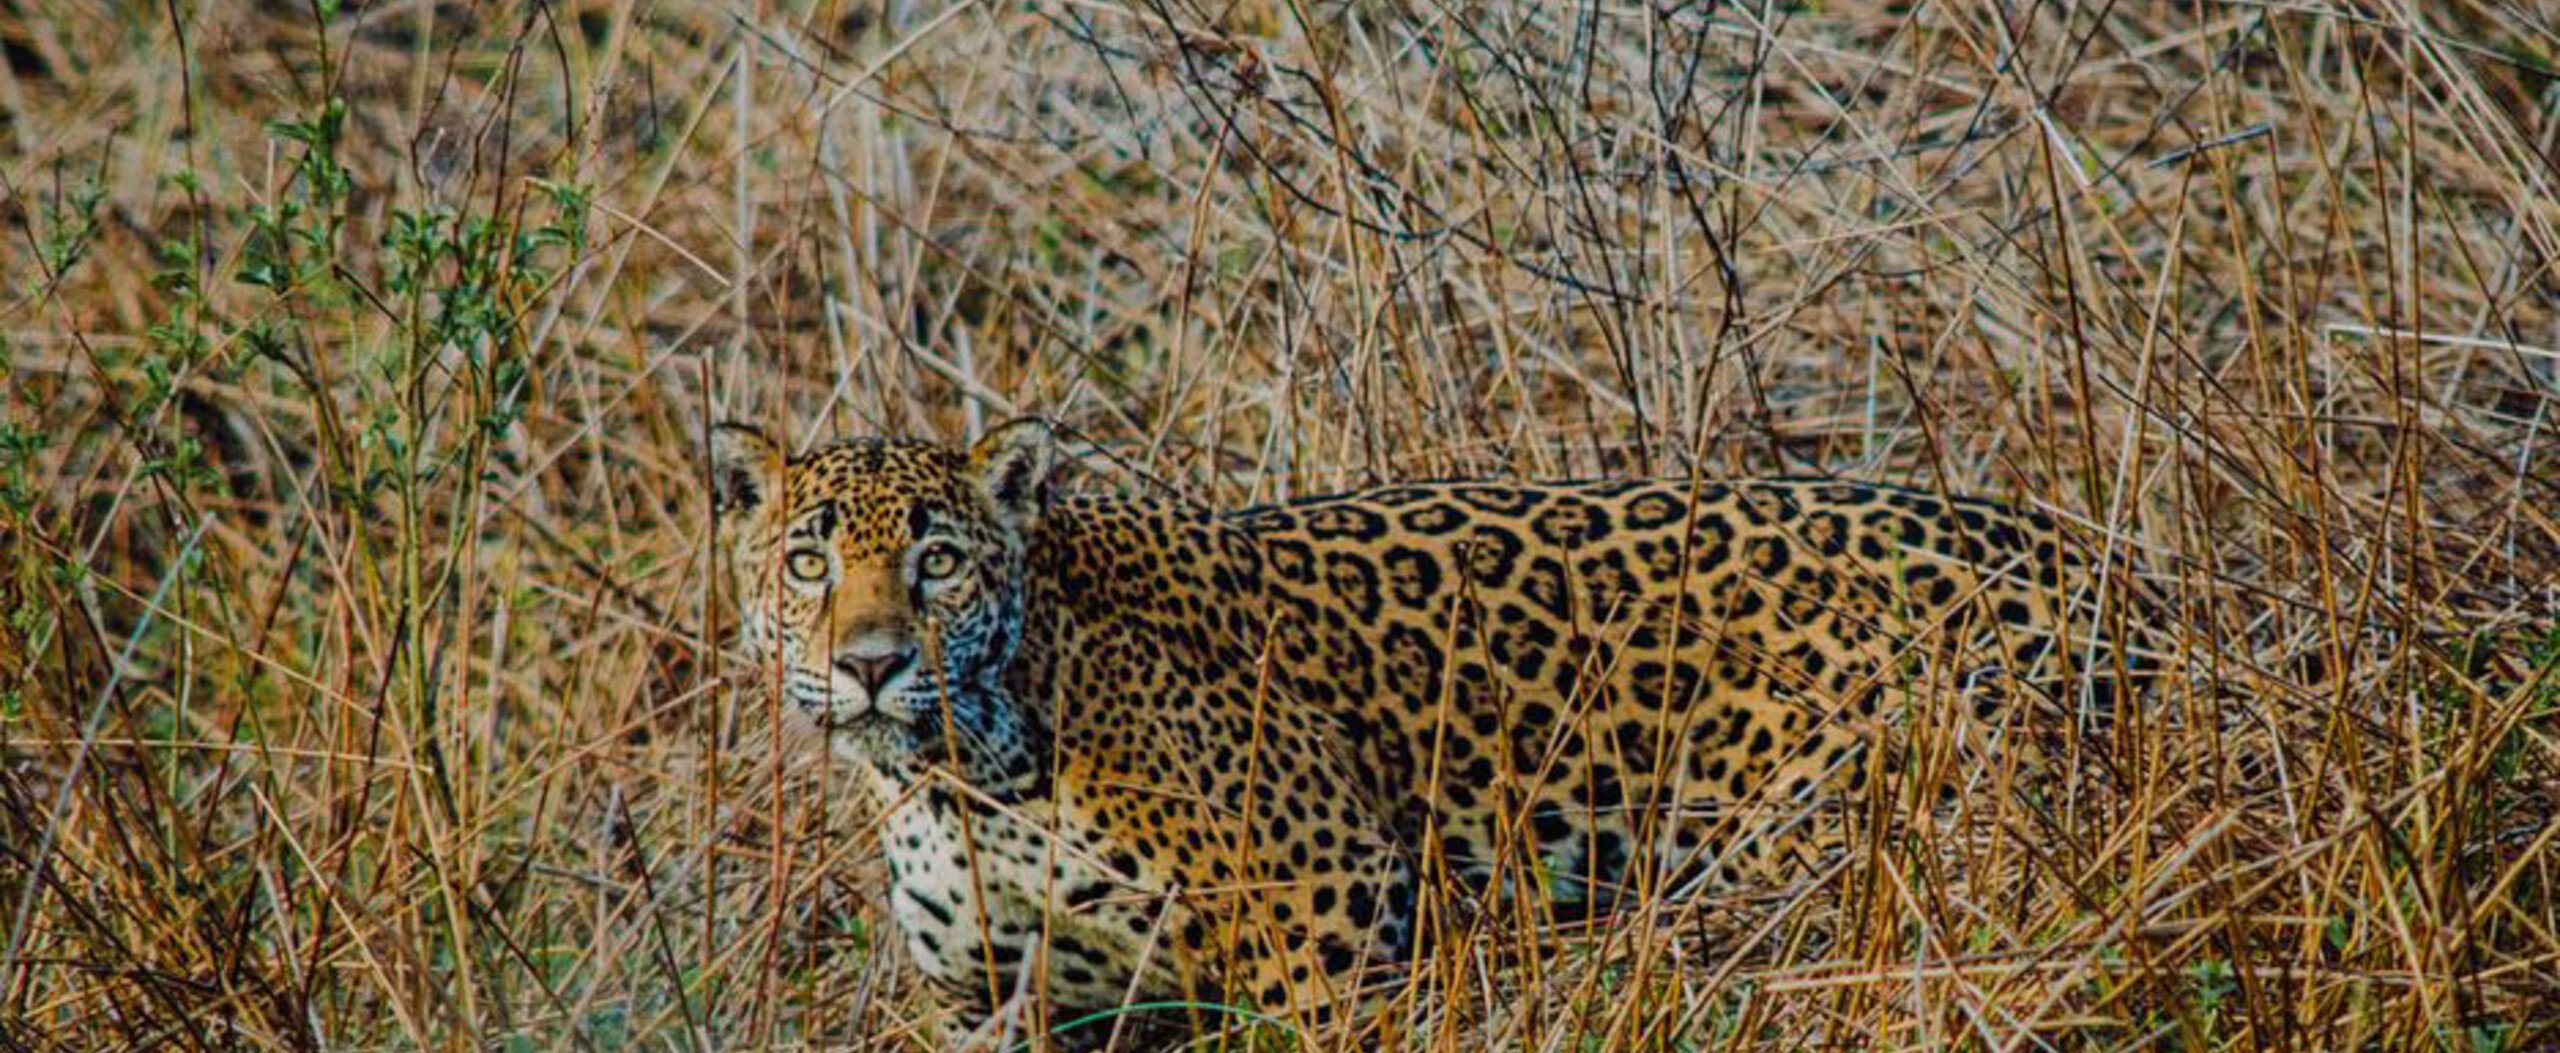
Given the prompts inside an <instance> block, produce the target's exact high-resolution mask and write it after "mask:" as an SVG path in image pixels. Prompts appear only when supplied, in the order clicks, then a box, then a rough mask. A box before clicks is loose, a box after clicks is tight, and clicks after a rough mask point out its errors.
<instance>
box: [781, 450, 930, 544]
mask: <svg viewBox="0 0 2560 1053" xmlns="http://www.w3.org/2000/svg"><path fill="white" fill-rule="evenodd" d="M963 467H964V462H963V461H962V459H961V458H960V456H959V455H958V454H957V453H955V452H953V451H951V450H949V449H947V448H945V447H942V446H938V445H935V444H932V443H927V442H916V441H910V440H899V439H850V440H846V441H843V442H838V443H834V444H832V445H829V446H825V447H821V448H819V449H817V450H813V451H811V452H809V453H808V454H805V455H803V456H801V457H799V458H797V459H795V460H794V461H793V462H792V465H791V473H790V480H789V486H788V489H789V494H790V506H791V508H792V509H793V510H794V511H793V515H792V519H791V521H790V522H791V527H790V535H791V536H792V537H794V538H799V539H810V540H815V539H821V538H832V539H833V540H835V542H836V543H837V544H839V545H842V546H844V547H845V548H846V549H847V550H848V551H849V554H864V555H868V554H874V553H877V552H881V551H888V550H894V549H897V548H900V547H903V546H905V545H907V544H909V543H911V542H912V541H914V540H915V539H916V538H919V537H922V536H924V535H925V534H927V533H928V532H930V531H931V530H933V529H934V528H935V527H936V526H938V525H942V524H945V523H954V522H958V523H965V522H966V521H968V519H969V518H970V517H969V516H968V514H967V512H968V509H969V508H970V505H969V502H970V500H971V493H970V491H969V490H968V488H967V485H966V483H965V481H964V480H963V478H962V474H961V473H962V470H963Z"/></svg>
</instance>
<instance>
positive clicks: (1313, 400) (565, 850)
mask: <svg viewBox="0 0 2560 1053" xmlns="http://www.w3.org/2000/svg"><path fill="white" fill-rule="evenodd" d="M2555 71H2560V31H2555V12H2554V10H2553V9H2552V8H2551V7H2550V6H2549V5H2548V4H2544V3H2538V2H2537V0H2299V2H2293V0H2287V2H2259V0H2201V2H2172V0H2118V2H2077V3H2042V2H2039V3H2029V2H1994V0H1913V2H1904V3H1892V4H1883V3H1872V4H1871V3H1843V2H1830V0H1821V2H1812V0H1791V2H1777V0H1725V2H1699V3H1682V4H1648V3H1637V2H1623V3H1616V2H1579V0H1574V2H1561V0H1560V2H1554V3H1543V2H1534V0H1502V2H1492V3H1479V4H1452V3H1441V2H1438V0H1348V2H1345V0H1321V2H1316V0H1288V2H1280V0H1232V2H1205V3H1202V2H1189V0H1063V2H1051V0H1036V2H1032V3H1019V4H1017V3H972V2H967V0H949V2H946V0H877V2H864V0H841V2H839V0H817V2H816V3H814V4H804V3H799V2H796V0H795V2H783V3H777V2H774V0H728V2H722V3H672V2H655V3H644V2H639V0H543V2H518V0H489V2H484V3H476V4H466V3H460V2H456V0H409V2H401V3H390V2H386V3H368V4H364V5H362V6H360V7H353V8H350V9H347V10H335V9H333V7H332V5H331V4H330V3H329V2H327V0H315V2H314V3H311V4H309V5H297V4H293V3H285V2H265V3H249V2H234V3H207V2H205V0H169V2H167V3H163V4H96V3H87V2H81V0H0V274H5V275H6V276H7V284H6V286H5V288H0V340H5V352H0V355H4V356H5V363H4V364H0V370H5V375H6V378H7V380H6V392H5V396H0V399H4V400H5V401H4V402H0V404H4V405H5V410H0V428H4V429H5V431H0V498H4V499H5V501H4V502H0V607H5V610H0V614H5V618H4V619H0V939H5V941H6V943H5V947H0V955H5V957H0V1048H5V1049H32V1050H52V1049H165V1048H175V1049H206V1050H229V1049H286V1050H324V1049H325V1050H368V1049H436V1050H466V1049H468V1050H481V1049H496V1050H510V1051H514V1050H612V1049H626V1048H629V1049H667V1050H711V1049H750V1048H755V1049H762V1048H784V1049H799V1048H819V1047H825V1048H851V1049H861V1050H921V1049H928V1048H932V1046H931V1043H932V1042H933V1041H934V1040H933V1039H931V1038H930V1037H928V1036H930V1035H932V1034H933V1033H934V1032H933V1031H931V1030H930V1029H929V1027H928V1025H929V1024H930V1023H931V1021H930V1020H929V1019H928V1017H929V1015H930V1011H929V1009H928V1004H927V1003H926V1002H925V1001H924V1000H923V999H922V998H921V997H920V994H919V992H918V991H917V989H916V985H915V982H914V980H913V978H912V977H911V976H910V975H909V974H907V973H906V972H905V971H904V965H903V963H902V962H901V961H900V960H899V958H898V954H897V951H896V943H895V941H894V940H890V939H886V938H884V936H885V935H886V933H885V927H886V925H887V920H886V917H885V915H884V913H883V912H882V911H881V909H880V907H879V898H880V890H881V880H882V875H881V873H880V868H879V867H878V866H877V863H876V853H875V845H874V833H873V829H872V827H871V826H870V825H869V822H868V817H867V816H866V815H864V814H863V813H862V810H861V809H860V807H858V806H857V805H856V804H854V803H853V802H854V800H855V798H853V797H852V796H851V795H849V794H848V793H846V792H845V787H844V786H843V785H841V770H840V768H838V767H836V766H835V765H834V764H833V763H832V762H829V761H827V760H826V759H825V758H823V757H822V756H820V755H819V753H818V751H816V750H815V749H814V748H812V746H811V744H810V743H808V742H806V741H803V740H801V739H798V738H794V737H792V736H790V735H788V734H785V735H780V736H777V735H775V734H772V733H771V729H772V728H773V727H774V726H775V724H774V721H775V711H774V709H773V708H772V706H771V705H769V704H768V701H767V700H766V699H765V697H764V696H763V695H762V694H760V693H759V692H758V691H756V690H754V689H753V686H752V680H753V678H752V677H751V676H744V675H735V676H733V674H737V673H740V672H741V670H740V667H739V662H740V658H739V656H738V655H737V654H736V653H735V652H734V651H731V650H728V649H726V648H727V646H728V644H727V642H726V641H725V639H724V637H723V626H724V625H725V624H727V621H728V616H727V615H726V613H725V611H724V609H723V607H722V606H721V604H722V599H721V597H720V593H721V591H722V590H721V588H720V586H719V583H718V579H717V577H716V576H715V575H714V574H713V572H712V566H713V564H712V562H711V560H710V553H709V542H708V539H707V525H708V516H709V510H708V504H707V500H706V497H705V494H704V490H703V488H702V486H701V485H700V474H701V471H702V467H701V461H700V450H701V437H702V436H703V434H704V429H705V427H706V426H707V424H708V423H709V422H710V421H712V420H714V419H716V418H720V417H727V416H735V417H744V418H750V419H755V420H759V421H762V422H765V423H767V424H769V425H775V426H787V427H788V428H789V429H790V431H791V434H792V435H793V436H794V437H795V438H810V439H815V438H823V437H827V436H834V435H846V434H867V433H880V432H893V433H906V434H924V435H936V436H943V437H946V438H953V439H957V438H961V437H964V436H966V435H968V434H971V433H973V432H974V431H975V430H977V429H979V428H981V427H983V426H985V425H987V424H990V423H993V422H995V421H997V420H999V419H1002V418H1004V417H1007V416H1010V415H1015V414H1020V413H1029V412H1038V413H1043V414H1047V415H1050V416H1053V417H1056V418H1058V419H1060V420H1062V421H1064V422H1067V423H1068V424H1070V425H1071V426H1073V427H1074V428H1075V429H1077V431H1078V432H1079V433H1080V434H1082V435H1083V436H1085V437H1087V438H1089V439H1090V440H1092V442H1093V443H1095V444H1097V445H1098V448H1099V449H1100V450H1101V451H1102V454H1101V455H1097V456H1095V457H1093V458H1090V459H1089V463H1088V464H1087V465H1086V470H1082V471H1079V472H1077V473H1076V475H1075V477H1074V479H1073V480H1072V485H1076V486H1083V487H1095V488H1107V487H1123V488H1137V487H1158V486H1162V487H1170V488H1172V489H1174V490H1177V491H1179V492H1182V493H1185V494H1188V495H1193V496H1196V497H1199V498H1202V499H1205V500H1208V501H1211V502H1215V503H1219V504H1225V505H1230V506H1233V505H1241V504H1244V503H1248V502H1255V501H1264V500H1270V499H1274V498H1280V497H1286V496H1289V495H1294V494H1306V493H1314V492H1321V491H1323V490H1327V489H1332V488H1338V487H1342V486H1346V485H1352V484H1358V483H1363V482H1367V481H1372V480H1385V479H1394V478H1409V477H1432V476H1451V475H1462V474H1511V475H1520V476H1592V475H1638V474H1646V473H1656V474H1668V473H1673V472H1681V471H1686V470H1688V469H1690V468H1691V467H1692V466H1698V465H1703V466H1704V469H1705V470H1706V471H1707V472H1709V473H1711V474H1715V475H1735V474H1748V473H1764V472H1788V473H1833V474H1839V475H1845V476H1856V477H1865V478H1875V479H1882V480H1889V481H1901V482H1915V483H1922V484H1925V485H1930V486H1933V487H1935V486H1944V487H1946V488H1948V489H1952V490H1957V491H1969V492H1976V493H1981V494H1986V495H1991V496H1997V497H2001V498H2005V499H2008V500H2012V501H2016V502H2021V503H2027V504H2033V505H2037V506H2040V507H2044V508H2047V509H2050V510H2052V511H2054V512H2055V513H2057V514H2059V515H2062V516H2065V517H2068V518H2070V519H2072V520H2076V521H2079V522H2080V523H2082V524H2084V525H2085V526H2086V527H2087V528H2088V529H2089V531H2090V533H2091V535H2092V536H2098V537H2105V538H2110V539H2112V540H2111V542H2109V543H2110V544H2112V545H2114V546H2117V547H2118V548H2119V550H2120V551H2123V552H2127V553H2130V554H2132V555H2133V556H2134V557H2135V558H2136V560H2137V561H2138V564H2139V566H2140V567H2141V568H2143V569H2142V573H2143V574H2144V575H2145V576H2146V577H2148V578H2149V579H2151V580H2150V582H2149V586H2150V588H2151V589H2152V590H2154V591H2155V592H2156V594H2157V595H2159V596H2161V597H2163V598H2164V599H2165V603H2164V604H2163V605H2162V607H2161V608H2160V609H2159V610H2158V611H2156V612H2152V613H2151V614H2150V615H2148V617H2150V618H2151V620H2152V621H2153V622H2154V623H2155V624H2156V626H2157V628H2158V629H2159V630H2160V636H2159V639H2160V640H2161V641H2163V644H2162V646H2163V647H2164V649H2165V650H2167V652H2168V654H2167V661H2168V664H2169V667H2170V669H2171V670H2172V673H2171V675H2170V676H2168V677H2167V678H2165V679H2164V681H2163V683H2162V684H2161V685H2160V686H2159V688H2158V689H2157V690H2156V691H2154V692H2153V693H2152V694H2151V695H2150V696H2149V697H2148V698H2147V699H2146V700H2145V701H2144V703H2143V705H2142V706H2141V707H2140V708H2139V709H2137V710H2134V711H2132V715H2131V716H2130V717H2129V719H2127V720H2125V721H2123V722H2120V723H2119V724H2118V725H2116V726H2115V727H2114V728H2112V729H2110V731H2109V732H2108V734H2106V735H2104V736H2102V737H2096V738H2092V739H2090V740H2088V741H2086V742H2085V743H2083V752H2082V754H2081V755H2080V756H2079V757H2078V758H2077V759H2076V760H2075V761H2074V763H2075V764H2076V765H2077V766H2078V767H2079V769H2080V770H2083V771H2086V772H2087V773H2089V777H2088V778H2086V779H2082V780H2075V781H2074V782H2073V783H2072V784H2071V785H2070V786H2068V787H2053V786H2045V787H2039V786H2029V785H2015V784H2011V783H2010V782H2008V781H2007V780H2005V779H2002V778H1997V777H1994V775H1993V773H1989V772H1981V771H1968V770H1961V769H1956V770H1933V769H1931V768H1929V766H1928V765H1927V764H1920V765H1915V766H1914V768H1913V772H1914V774H1913V775H1912V776H1911V777H1910V778H1909V779H1907V780H1891V781H1887V782H1884V783H1880V784H1878V789H1876V790H1875V791H1874V792H1873V793H1872V794H1870V795H1869V796H1868V797H1865V798H1861V799H1860V800H1858V801H1855V802H1851V804H1852V807H1851V808H1850V809H1848V811H1850V812H1851V813H1853V816H1852V817H1851V818H1850V819H1849V820H1847V821H1850V822H1852V823H1853V824H1855V825H1854V828H1853V840H1854V843H1855V844H1856V845H1857V847H1856V848H1855V849H1854V850H1853V851H1851V852H1850V853H1849V854H1848V855H1847V856H1845V857H1843V858H1839V859H1836V860H1834V861H1831V862H1830V863H1828V864H1826V865H1824V866H1822V867H1819V868H1816V869H1814V870H1811V871H1809V872H1806V873H1802V874H1800V875H1798V876H1797V878H1796V879H1795V880H1794V881H1793V882H1792V883H1789V884H1786V885H1783V886H1780V887H1754V888H1741V889H1731V890H1721V891H1714V892H1709V893H1705V894H1701V895H1698V896H1694V897H1689V898H1685V899H1680V900H1677V901H1672V902H1665V903H1661V904H1657V905H1655V906H1653V907H1651V908H1649V909H1646V910H1643V911H1638V912H1635V913H1632V914H1629V915H1626V916H1623V917H1619V918H1615V919H1612V920H1610V921H1609V922H1607V923H1605V924H1603V925H1601V926H1599V927H1595V928H1542V929H1533V928H1528V927H1525V926H1520V925H1514V926H1508V927H1506V926H1502V925H1490V926H1487V925H1476V926H1470V925H1469V924H1468V923H1466V922H1465V920H1464V919H1465V918H1466V917H1467V915H1465V914H1463V913H1456V912H1453V913H1450V914H1448V915H1446V916H1444V919H1443V920H1444V924H1443V925H1442V927H1441V931H1440V932H1439V933H1438V939H1437V940H1436V941H1435V942H1434V945H1433V946H1434V948H1435V949H1434V951H1433V953H1432V954H1431V955H1430V957H1428V958H1427V959H1426V960H1424V961H1421V962H1418V963H1416V965H1415V967H1414V969H1413V970H1412V977H1413V979H1412V982H1411V983H1409V984H1407V985H1406V986H1404V987H1403V988H1402V989H1401V990H1400V992H1399V993H1397V994H1395V995H1393V996H1392V997H1390V998H1387V999H1384V1000H1382V1001H1381V1002H1379V1003H1378V1004H1376V1005H1373V1006H1371V1007H1370V1008H1369V1010H1368V1011H1367V1012H1365V1013H1361V1014H1356V1015H1351V1016H1346V1017H1342V1018H1337V1019H1334V1020H1331V1021H1328V1022H1324V1023H1322V1024H1320V1025H1314V1026H1311V1027H1310V1028H1308V1029H1307V1032H1306V1033H1305V1034H1304V1035H1302V1036H1301V1038H1302V1046H1303V1048H1307V1049H1342V1050H1349V1049H1372V1048H1388V1049H1411V1050H1429V1051H1459V1050H1466V1051H1476V1050H1536V1051H1550V1050H1553V1051H1565V1050H1572V1051H1608V1053H1617V1051H1636V1050H1647V1051H1651V1050H1711V1049H1712V1050H1726V1049H1770V1050H1792V1049H1800V1048H1807V1047H1820V1048H1862V1049H1895V1050H1918V1049H1936V1048H1946V1047H1961V1048H1980V1049H2000V1050H2035V1049H2045V1048H2071V1049H2183V1050H2199V1049H2357V1050H2402V1049H2443V1050H2461V1051H2465V1053H2470V1051H2482V1050H2493V1049H2494V1050H2526V1049H2551V1048H2555V1047H2560V979H2555V977H2560V899H2555V894H2554V885H2555V882H2560V824H2556V823H2555V822H2554V814H2555V812H2560V673H2555V664H2560V470H2556V469H2555V467H2554V466H2555V464H2560V459H2555V450H2554V447H2555V436H2554V429H2555V428H2556V427H2560V412H2555V410H2560V163H2555V162H2556V161H2560V72H2555ZM333 100H342V101H333ZM2123 591H2128V592H2129V591H2131V590H2130V589H2127V590H2123ZM1933 734H1934V733H1933V732H1932V731H1931V730H1930V726H1929V724H1928V723H1927V722H1926V721H1915V722H1913V723H1912V724H1911V733H1910V739H1911V741H1910V742H1909V743H1908V744H1907V746H1908V748H1909V749H1910V750H1911V751H1912V755H1913V756H1915V757H1922V758H1926V757H1930V756H1934V755H1936V754H1934V753H1933V752H1932V750H1933V749H1934V748H1935V747H1936V746H1938V745H1940V744H1939V743H1936V742H1935V741H1934V739H1933V737H1932V736H1933ZM1924 776H1925V778H1926V779H1928V780H1947V781H1951V782H1952V783H1953V784H1954V785H1956V786H1957V787H1959V789H1960V791H1961V792H1960V795H1959V797H1958V799H1957V802H1956V804H1955V805H1954V806H1953V807H1950V808H1946V809H1937V810H1932V809H1929V808H1925V807H1915V806H1913V805H1912V804H1910V803H1909V802H1910V801H1912V800H1926V799H1928V797H1929V795H1928V794H1926V793H1924V792H1922V791H1923V790H1926V789H1928V788H1929V785H1930V784H1929V783H1927V782H1924V781H1922V780H1923V777H1924ZM1203 1041H1204V1043H1209V1044H1214V1043H1215V1042H1217V1041H1219V1040H1218V1039H1215V1038H1210V1039H1204V1040H1203ZM1227 1041H1229V1042H1230V1044H1231V1048H1242V1047H1241V1043H1242V1042H1243V1041H1244V1040H1242V1039H1240V1038H1237V1037H1233V1036H1231V1037H1230V1038H1229V1039H1228V1040H1227ZM1252 1041H1259V1042H1263V1043H1265V1045H1264V1046H1261V1047H1258V1048H1277V1046H1276V1043H1277V1042H1278V1039H1277V1037H1276V1032H1270V1031H1266V1033H1265V1034H1264V1035H1263V1036H1261V1037H1259V1038H1256V1039H1253V1040H1252Z"/></svg>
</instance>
